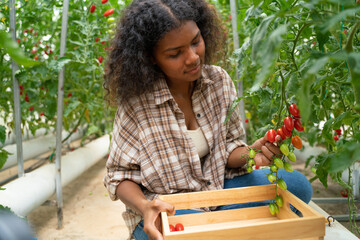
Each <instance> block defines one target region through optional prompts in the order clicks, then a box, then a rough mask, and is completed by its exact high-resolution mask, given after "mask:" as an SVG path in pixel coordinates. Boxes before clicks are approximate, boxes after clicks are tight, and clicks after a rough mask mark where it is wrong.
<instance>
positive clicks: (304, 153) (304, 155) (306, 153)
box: [294, 141, 326, 164]
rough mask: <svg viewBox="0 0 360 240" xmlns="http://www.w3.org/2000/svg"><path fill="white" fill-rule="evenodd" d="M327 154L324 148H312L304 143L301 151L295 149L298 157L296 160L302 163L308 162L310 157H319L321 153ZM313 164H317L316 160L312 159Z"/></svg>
mask: <svg viewBox="0 0 360 240" xmlns="http://www.w3.org/2000/svg"><path fill="white" fill-rule="evenodd" d="M323 152H326V149H325V148H324V147H317V146H313V147H312V146H310V144H309V143H308V142H305V141H303V148H302V149H301V150H298V149H295V150H294V154H295V155H296V159H297V160H298V161H301V162H306V160H307V159H308V158H309V157H310V156H314V157H317V156H318V155H320V154H321V153H323ZM310 163H311V164H314V163H315V160H314V159H312V160H311V161H310Z"/></svg>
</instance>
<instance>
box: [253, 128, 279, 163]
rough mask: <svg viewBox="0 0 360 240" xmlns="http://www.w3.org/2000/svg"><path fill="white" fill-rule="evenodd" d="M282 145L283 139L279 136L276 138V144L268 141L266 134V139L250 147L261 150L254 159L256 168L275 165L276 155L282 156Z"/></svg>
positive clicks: (257, 141)
mask: <svg viewBox="0 0 360 240" xmlns="http://www.w3.org/2000/svg"><path fill="white" fill-rule="evenodd" d="M280 143H281V137H280V136H279V135H277V136H276V138H275V142H274V143H271V142H269V141H268V139H267V135H266V134H265V136H264V137H262V138H260V139H258V140H256V141H255V142H254V144H252V145H251V146H250V147H251V148H255V149H257V150H260V152H257V153H256V155H255V158H254V161H255V163H256V166H269V165H271V164H272V163H273V158H274V156H275V155H278V156H281V154H282V153H281V151H280V147H279V145H280Z"/></svg>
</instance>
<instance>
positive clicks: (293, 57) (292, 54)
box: [291, 23, 311, 74]
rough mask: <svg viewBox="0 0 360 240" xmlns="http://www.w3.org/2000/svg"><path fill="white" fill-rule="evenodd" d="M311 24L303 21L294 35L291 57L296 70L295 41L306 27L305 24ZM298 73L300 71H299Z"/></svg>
mask: <svg viewBox="0 0 360 240" xmlns="http://www.w3.org/2000/svg"><path fill="white" fill-rule="evenodd" d="M310 25H311V24H310V23H304V25H303V26H302V27H301V28H300V30H299V32H298V33H297V35H296V37H295V40H294V46H293V49H292V51H291V58H292V61H293V64H294V66H295V69H296V71H297V72H298V71H299V69H298V66H297V64H296V61H295V49H296V44H297V42H298V41H299V38H300V35H301V33H302V31H303V30H304V29H305V28H306V27H307V26H310ZM299 74H300V73H299Z"/></svg>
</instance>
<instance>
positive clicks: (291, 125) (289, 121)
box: [284, 117, 294, 131]
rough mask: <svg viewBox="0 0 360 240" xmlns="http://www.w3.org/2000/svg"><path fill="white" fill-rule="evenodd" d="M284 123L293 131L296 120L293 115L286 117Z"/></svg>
mask: <svg viewBox="0 0 360 240" xmlns="http://www.w3.org/2000/svg"><path fill="white" fill-rule="evenodd" d="M284 124H285V127H286V129H287V130H289V131H292V130H293V129H294V121H293V119H292V117H286V118H284Z"/></svg>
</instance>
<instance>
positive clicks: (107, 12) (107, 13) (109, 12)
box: [104, 8, 114, 17]
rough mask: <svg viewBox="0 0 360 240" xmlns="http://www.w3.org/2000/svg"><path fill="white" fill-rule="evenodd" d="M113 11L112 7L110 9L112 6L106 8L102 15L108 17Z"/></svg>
mask: <svg viewBox="0 0 360 240" xmlns="http://www.w3.org/2000/svg"><path fill="white" fill-rule="evenodd" d="M113 13H114V9H112V8H111V9H109V10H106V11H105V13H104V17H108V16H110V15H111V14H113Z"/></svg>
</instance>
